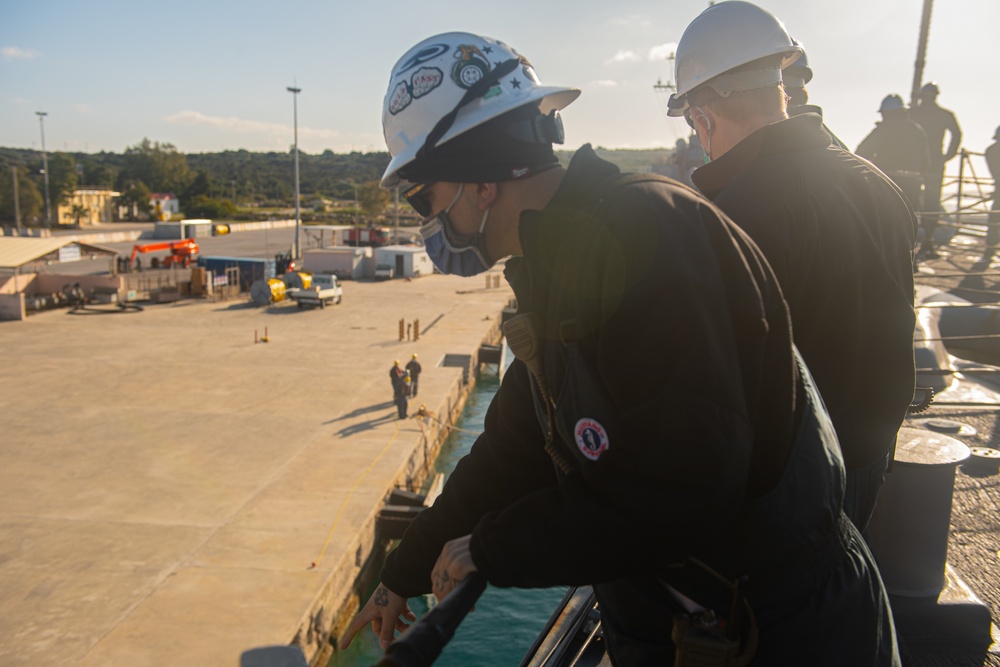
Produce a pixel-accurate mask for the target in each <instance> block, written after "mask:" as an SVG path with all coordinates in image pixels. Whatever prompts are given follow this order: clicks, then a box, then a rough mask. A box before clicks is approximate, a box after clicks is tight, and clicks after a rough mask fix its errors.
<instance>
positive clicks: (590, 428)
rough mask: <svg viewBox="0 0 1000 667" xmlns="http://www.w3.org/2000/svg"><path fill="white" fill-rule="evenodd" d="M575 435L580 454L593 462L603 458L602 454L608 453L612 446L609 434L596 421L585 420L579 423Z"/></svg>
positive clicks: (574, 431)
mask: <svg viewBox="0 0 1000 667" xmlns="http://www.w3.org/2000/svg"><path fill="white" fill-rule="evenodd" d="M573 435H574V437H575V438H576V446H577V447H579V448H580V452H581V453H582V454H583V455H584V456H586V457H587V458H588V459H590V460H591V461H596V460H597V459H599V458H601V454H603V453H604V452H606V451H608V447H609V446H610V442H609V441H608V432H607V431H605V430H604V427H603V426H601V424H600V423H599V422H598V421H596V420H594V419H587V418H584V419H581V420H580V421H578V422H577V423H576V427H575V428H574V429H573Z"/></svg>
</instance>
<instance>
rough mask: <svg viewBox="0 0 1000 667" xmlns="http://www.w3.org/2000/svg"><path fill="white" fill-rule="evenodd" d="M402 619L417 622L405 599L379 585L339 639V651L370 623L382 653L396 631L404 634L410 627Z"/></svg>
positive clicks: (349, 643)
mask: <svg viewBox="0 0 1000 667" xmlns="http://www.w3.org/2000/svg"><path fill="white" fill-rule="evenodd" d="M403 619H406V621H409V622H410V623H412V622H413V621H415V620H417V616H416V614H414V613H413V612H412V611H411V610H410V606H409V605H408V604H406V598H404V597H400V596H399V595H396V594H395V593H393V592H392V591H390V590H389V589H388V588H386V587H385V585H384V584H379V585H378V588H376V589H375V592H374V593H372V597H371V599H370V600H368V603H367V604H366V605H365V606H364V607H362V608H361V611H359V612H358V615H357V616H355V617H354V619H353V620H352V621H351V624H350V625H348V626H347V630H345V631H344V636H343V637H341V638H340V650H341V651H343V650H345V649H346V648H347V647H348V646H350V645H351V642H352V641H353V640H354V637H355V635H357V634H358V631H360V630H361V628H363V627H365V623H367V622H368V621H371V623H372V632H374V633H375V635H376V636H377V637H378V645H379V647H381V649H382V650H383V651H384V650H386V649H387V648H389V644H391V643H392V640H393V638H394V636H395V631H396V630H399V631H400V632H404V631H405V630H406V629H407V628H408V627H410V626H409V624H408V623H406V621H404V620H403Z"/></svg>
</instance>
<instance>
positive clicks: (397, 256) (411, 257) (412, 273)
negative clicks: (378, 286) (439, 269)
mask: <svg viewBox="0 0 1000 667" xmlns="http://www.w3.org/2000/svg"><path fill="white" fill-rule="evenodd" d="M375 264H376V265H378V264H388V265H389V266H391V267H392V274H393V276H394V277H396V278H414V277H416V276H429V275H431V274H432V273H433V272H434V264H433V263H432V262H431V258H430V256H429V255H428V254H427V251H426V250H425V249H424V247H423V246H422V245H387V246H383V247H381V248H375Z"/></svg>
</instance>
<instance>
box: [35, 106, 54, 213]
mask: <svg viewBox="0 0 1000 667" xmlns="http://www.w3.org/2000/svg"><path fill="white" fill-rule="evenodd" d="M35 115H36V116H38V125H39V126H40V127H41V128H42V173H43V174H45V226H46V227H51V226H52V211H51V208H50V207H49V154H48V153H46V152H45V117H46V116H48V115H49V114H47V113H46V112H44V111H36V112H35Z"/></svg>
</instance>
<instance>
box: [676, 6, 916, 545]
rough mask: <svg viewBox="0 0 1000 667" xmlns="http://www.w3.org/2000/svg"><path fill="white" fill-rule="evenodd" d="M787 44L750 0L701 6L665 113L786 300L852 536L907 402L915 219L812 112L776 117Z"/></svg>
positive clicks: (775, 23) (707, 190)
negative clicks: (691, 133) (694, 149)
mask: <svg viewBox="0 0 1000 667" xmlns="http://www.w3.org/2000/svg"><path fill="white" fill-rule="evenodd" d="M799 53H800V47H799V46H797V45H795V44H794V43H793V42H792V39H791V38H790V37H789V35H788V32H787V31H786V30H785V27H784V26H783V25H782V24H781V22H780V21H779V20H778V19H777V18H775V17H774V16H773V15H771V14H770V13H768V12H767V11H765V10H764V9H761V8H760V7H758V6H756V5H753V4H751V3H749V2H736V1H734V2H720V3H717V4H715V5H713V6H711V7H709V8H708V9H706V10H705V11H704V12H702V13H701V14H700V15H699V16H698V17H697V18H695V19H694V21H692V22H691V24H690V25H689V26H688V27H687V29H686V30H685V31H684V34H683V35H682V37H681V40H680V42H679V43H678V45H677V59H676V65H675V66H676V79H677V92H676V94H675V95H673V96H672V97H671V100H670V109H669V113H670V114H671V115H675V116H684V117H685V118H686V119H687V120H688V122H689V123H690V124H691V125H692V126H693V127H694V128H695V131H696V132H697V133H698V136H699V137H700V138H701V143H702V145H703V146H705V149H706V151H707V153H708V156H709V158H710V159H711V162H710V163H709V164H706V165H705V166H703V167H701V168H700V169H698V170H697V171H695V173H694V174H693V176H692V178H693V180H694V182H695V185H696V186H697V187H698V189H699V190H700V191H701V192H702V193H703V194H705V195H706V196H707V197H708V198H709V199H711V200H712V201H713V202H715V204H717V205H718V206H719V207H720V208H721V209H722V210H723V211H725V212H726V214H728V215H729V217H730V218H732V219H733V221H734V222H736V224H737V225H739V226H740V227H741V228H742V229H743V230H744V231H746V232H747V233H748V234H749V235H750V237H751V238H752V239H753V240H754V241H755V242H756V243H757V245H758V246H759V247H760V249H761V250H762V251H763V252H764V256H765V257H767V260H768V262H769V263H770V264H771V267H772V268H773V269H774V273H775V275H776V276H777V277H778V282H779V283H780V285H781V288H782V291H783V292H784V295H785V299H786V300H787V301H788V308H789V311H790V312H791V316H792V330H793V332H794V335H795V343H796V346H797V347H798V348H799V351H800V352H801V353H802V356H803V357H804V358H805V360H806V363H807V364H808V366H809V369H810V370H811V371H812V373H813V376H814V377H815V378H816V385H817V386H818V387H819V390H820V393H821V395H822V396H823V401H824V403H825V404H826V407H827V409H828V410H829V413H830V417H831V418H832V419H833V424H834V426H835V427H836V429H837V436H838V438H839V440H840V445H841V450H842V452H843V454H844V463H845V465H846V467H847V494H846V497H845V501H844V502H845V512H846V513H847V515H848V517H850V518H851V520H852V521H854V522H855V524H856V525H857V526H858V529H859V530H861V531H864V530H865V527H866V526H867V524H868V520H869V518H870V517H871V513H872V511H873V510H874V506H875V500H876V498H877V494H878V490H879V488H880V487H881V484H882V474H883V472H884V471H885V470H886V468H887V466H888V464H889V461H890V460H891V456H892V454H891V453H892V451H893V449H894V445H895V439H896V432H897V431H898V430H899V427H900V424H901V423H902V421H903V418H904V416H905V414H906V410H907V408H908V406H909V404H910V402H911V400H912V398H913V390H914V380H915V374H914V364H913V326H914V322H915V316H914V311H913V274H912V271H913V266H912V253H913V245H914V237H915V233H916V220H915V218H914V215H913V212H912V211H911V210H910V208H909V207H908V206H907V205H906V202H905V201H904V199H903V196H902V193H901V192H900V190H899V188H898V187H896V186H895V185H894V184H893V183H892V181H890V180H889V179H888V178H886V177H885V176H884V175H883V174H882V173H880V172H879V171H878V170H877V169H874V168H872V167H871V165H869V164H868V163H866V162H864V161H863V160H861V159H859V158H858V157H857V156H855V155H852V154H851V153H849V152H847V151H844V150H842V149H840V148H837V147H835V146H833V145H831V141H830V136H829V135H828V134H827V133H826V132H825V131H824V130H823V128H822V119H821V118H820V117H819V116H817V115H815V114H803V115H800V116H795V117H793V118H788V114H787V113H786V109H785V102H786V96H785V93H784V91H783V89H782V85H781V77H782V70H783V69H784V68H787V67H788V66H789V65H792V64H793V63H795V61H796V59H797V58H798V57H799Z"/></svg>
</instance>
